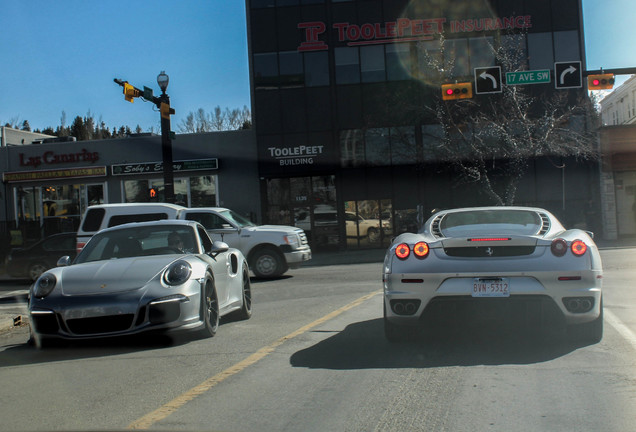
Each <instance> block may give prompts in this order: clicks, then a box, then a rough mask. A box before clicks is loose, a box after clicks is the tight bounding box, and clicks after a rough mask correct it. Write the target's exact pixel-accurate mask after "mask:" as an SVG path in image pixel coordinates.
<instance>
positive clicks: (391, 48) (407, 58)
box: [386, 43, 411, 81]
mask: <svg viewBox="0 0 636 432" xmlns="http://www.w3.org/2000/svg"><path fill="white" fill-rule="evenodd" d="M386 74H387V79H388V80H389V81H401V80H407V79H409V78H410V76H411V48H410V45H409V44H405V43H399V44H391V45H387V46H386Z"/></svg>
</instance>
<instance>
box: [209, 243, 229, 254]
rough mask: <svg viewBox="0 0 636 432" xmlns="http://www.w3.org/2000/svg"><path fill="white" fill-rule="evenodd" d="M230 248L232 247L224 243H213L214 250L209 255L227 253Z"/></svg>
mask: <svg viewBox="0 0 636 432" xmlns="http://www.w3.org/2000/svg"><path fill="white" fill-rule="evenodd" d="M229 248H230V247H229V246H228V244H227V243H224V242H222V241H215V242H214V243H212V248H211V249H210V251H209V252H208V253H209V254H211V255H218V254H220V253H223V252H227V251H228V249H229Z"/></svg>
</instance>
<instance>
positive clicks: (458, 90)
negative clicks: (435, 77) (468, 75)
mask: <svg viewBox="0 0 636 432" xmlns="http://www.w3.org/2000/svg"><path fill="white" fill-rule="evenodd" d="M472 97H473V85H472V83H470V82H462V83H455V84H442V99H444V100H455V99H470V98H472Z"/></svg>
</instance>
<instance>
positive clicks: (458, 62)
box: [444, 39, 472, 78]
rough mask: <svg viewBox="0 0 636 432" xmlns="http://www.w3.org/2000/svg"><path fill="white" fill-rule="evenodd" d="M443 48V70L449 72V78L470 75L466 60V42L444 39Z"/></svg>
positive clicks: (468, 64)
mask: <svg viewBox="0 0 636 432" xmlns="http://www.w3.org/2000/svg"><path fill="white" fill-rule="evenodd" d="M445 44H446V45H445V47H444V65H445V66H444V70H450V71H451V77H453V78H456V77H465V76H470V75H472V72H471V69H470V62H469V58H468V40H466V39H446V42H445Z"/></svg>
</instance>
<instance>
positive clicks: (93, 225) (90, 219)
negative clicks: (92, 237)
mask: <svg viewBox="0 0 636 432" xmlns="http://www.w3.org/2000/svg"><path fill="white" fill-rule="evenodd" d="M104 214H106V210H104V209H103V208H96V209H88V210H87V211H86V217H85V218H84V224H83V225H82V231H86V232H91V231H99V227H101V226H102V221H103V220H104Z"/></svg>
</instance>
